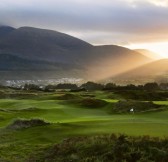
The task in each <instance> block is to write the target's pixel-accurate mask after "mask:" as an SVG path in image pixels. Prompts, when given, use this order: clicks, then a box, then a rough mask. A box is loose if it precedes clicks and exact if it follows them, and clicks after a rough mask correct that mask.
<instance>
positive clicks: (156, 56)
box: [135, 49, 161, 60]
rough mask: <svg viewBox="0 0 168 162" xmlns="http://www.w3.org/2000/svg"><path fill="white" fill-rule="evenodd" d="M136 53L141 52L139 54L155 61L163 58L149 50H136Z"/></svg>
mask: <svg viewBox="0 0 168 162" xmlns="http://www.w3.org/2000/svg"><path fill="white" fill-rule="evenodd" d="M135 51H136V52H139V53H141V54H143V55H144V56H147V57H149V58H151V59H153V60H158V59H161V56H160V55H159V54H157V53H155V52H152V51H149V50H146V49H136V50H135Z"/></svg>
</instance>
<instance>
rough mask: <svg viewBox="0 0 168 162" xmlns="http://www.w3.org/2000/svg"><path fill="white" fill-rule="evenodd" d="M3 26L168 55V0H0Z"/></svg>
mask: <svg viewBox="0 0 168 162" xmlns="http://www.w3.org/2000/svg"><path fill="white" fill-rule="evenodd" d="M0 25H9V26H13V27H16V28H18V27H21V26H33V27H39V28H45V29H52V30H56V31H60V32H64V33H67V34H70V35H73V36H75V37H78V38H81V39H83V40H85V41H87V42H89V43H91V44H94V45H102V44H116V45H121V46H125V47H128V48H131V49H134V48H138V49H139V48H146V49H149V50H152V51H154V52H157V53H159V54H160V55H161V56H162V57H167V58H168V48H167V47H168V0H95V1H94V0H0Z"/></svg>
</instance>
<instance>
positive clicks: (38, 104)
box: [0, 89, 168, 162]
mask: <svg viewBox="0 0 168 162" xmlns="http://www.w3.org/2000/svg"><path fill="white" fill-rule="evenodd" d="M1 92H3V93H5V94H6V97H5V98H3V97H2V96H1V99H0V139H1V140H0V161H5V162H6V161H13V162H15V161H16V162H19V161H24V160H25V159H26V158H28V157H29V156H31V154H33V153H34V152H36V153H38V152H40V150H42V149H45V148H46V147H49V146H51V145H53V144H56V143H59V142H61V141H63V140H65V139H67V138H73V137H83V136H87V137H88V136H95V135H96V136H97V135H110V134H126V135H128V136H134V137H136V136H146V135H147V136H151V137H159V138H161V139H163V138H165V137H167V135H168V129H167V128H168V118H167V116H168V101H153V102H152V104H153V105H159V107H158V108H154V109H151V110H150V111H148V110H147V111H136V108H134V109H135V110H134V112H130V111H128V112H124V113H121V112H114V111H113V109H114V107H115V105H116V104H117V103H118V102H122V101H119V100H124V99H123V98H121V99H119V96H118V95H117V96H116V95H115V94H114V93H113V92H105V91H91V92H88V91H85V92H66V91H59V92H39V91H24V90H11V89H2V90H1ZM145 102H147V101H145ZM131 108H133V107H130V109H131ZM31 120H32V122H30V121H31ZM33 121H34V123H33ZM37 121H38V122H37ZM39 121H40V122H39ZM25 123H26V124H25Z"/></svg>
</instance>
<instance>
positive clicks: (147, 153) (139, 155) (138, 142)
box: [29, 134, 168, 162]
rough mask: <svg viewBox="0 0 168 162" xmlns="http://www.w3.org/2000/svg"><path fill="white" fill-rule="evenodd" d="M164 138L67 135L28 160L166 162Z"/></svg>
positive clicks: (167, 157)
mask: <svg viewBox="0 0 168 162" xmlns="http://www.w3.org/2000/svg"><path fill="white" fill-rule="evenodd" d="M167 145H168V139H159V138H150V137H149V136H142V137H128V136H126V135H118V136H117V135H115V134H112V135H109V136H107V135H101V136H93V137H77V138H68V139H66V140H64V141H63V142H62V143H60V144H56V145H54V146H52V147H49V148H46V149H44V150H43V151H42V153H40V154H36V153H35V154H34V155H31V157H30V158H29V161H31V162H36V161H38V162H44V161H45V162H65V161H66V162H67V161H72V162H79V161H80V162H112V161H114V162H119V161H125V162H140V161H141V162H147V161H148V162H149V161H159V162H167V161H168V152H167V149H168V148H167Z"/></svg>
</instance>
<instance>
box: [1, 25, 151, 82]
mask: <svg viewBox="0 0 168 162" xmlns="http://www.w3.org/2000/svg"><path fill="white" fill-rule="evenodd" d="M7 28H9V27H7ZM6 30H7V29H6ZM1 31H4V29H3V30H2V29H0V32H1ZM0 55H3V56H2V57H1V58H0V59H2V58H3V59H4V60H3V61H1V63H2V62H3V63H2V64H3V66H0V71H3V72H4V71H5V70H6V71H8V73H9V71H10V70H9V67H12V69H15V71H19V70H20V71H21V70H22V71H24V70H26V73H24V77H25V76H26V74H27V73H28V71H29V73H31V72H32V78H33V76H34V75H35V76H36V74H35V71H32V69H36V70H37V66H38V68H39V67H40V68H39V69H38V72H39V70H41V71H43V72H44V71H45V70H47V71H49V70H51V72H52V75H51V76H52V77H53V76H63V75H64V77H67V74H68V76H69V75H71V72H72V74H74V75H75V76H76V77H79V76H80V77H86V78H87V79H92V80H93V79H101V78H106V77H108V76H111V75H116V74H118V73H121V72H124V71H128V70H130V69H132V68H135V67H138V66H140V65H142V64H144V63H147V62H150V61H151V59H150V58H148V57H146V56H144V55H142V54H140V53H138V52H136V51H133V50H130V49H128V48H124V47H120V46H116V45H104V46H93V45H91V44H89V43H87V42H85V41H83V40H80V39H78V38H75V37H73V36H70V35H67V34H64V33H60V32H57V31H53V30H46V29H38V28H33V27H21V28H18V29H14V28H11V30H10V31H8V32H6V34H4V36H3V37H1V38H0ZM4 55H7V57H9V58H8V59H6V60H5V57H4ZM12 57H14V58H12ZM11 60H15V62H12V61H11ZM23 62H24V65H23ZM5 65H8V66H5ZM58 65H59V69H61V70H58V68H57V67H58ZM42 67H43V68H42ZM64 67H68V70H67V69H65V68H64ZM5 68H6V69H5ZM12 69H11V70H12ZM74 71H77V73H76V72H75V73H74ZM53 73H54V75H53ZM0 74H1V73H0ZM3 74H4V73H3ZM12 74H13V73H10V75H12ZM43 75H45V73H43ZM21 77H22V76H21V75H19V77H18V78H21ZM48 77H50V76H49V75H48ZM10 78H12V76H10ZM15 78H16V76H15ZM30 79H31V75H30Z"/></svg>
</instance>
